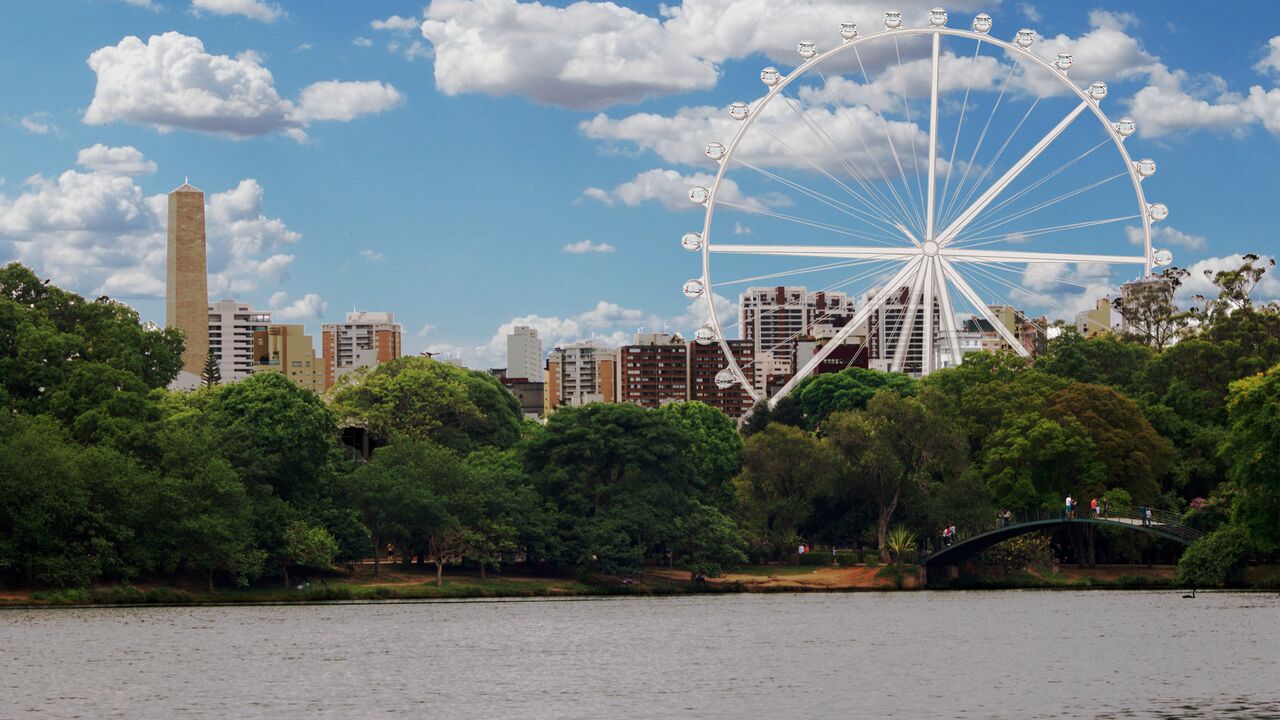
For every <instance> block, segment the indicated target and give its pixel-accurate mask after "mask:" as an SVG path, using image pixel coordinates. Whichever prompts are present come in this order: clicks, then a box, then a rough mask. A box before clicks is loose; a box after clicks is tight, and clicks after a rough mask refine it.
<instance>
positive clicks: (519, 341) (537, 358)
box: [507, 325, 542, 382]
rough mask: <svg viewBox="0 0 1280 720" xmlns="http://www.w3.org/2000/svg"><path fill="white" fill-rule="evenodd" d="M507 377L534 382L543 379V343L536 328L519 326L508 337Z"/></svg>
mask: <svg viewBox="0 0 1280 720" xmlns="http://www.w3.org/2000/svg"><path fill="white" fill-rule="evenodd" d="M507 377H508V378H510V379H513V380H515V379H521V378H522V379H524V380H530V381H533V382H538V381H540V380H541V379H542V341H541V340H539V339H538V331H537V330H535V329H534V328H531V327H528V326H525V325H517V326H515V327H514V328H512V329H511V333H510V334H509V335H507Z"/></svg>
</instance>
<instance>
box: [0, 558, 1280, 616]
mask: <svg viewBox="0 0 1280 720" xmlns="http://www.w3.org/2000/svg"><path fill="white" fill-rule="evenodd" d="M1174 570H1175V568H1174V566H1171V565H1157V566H1154V567H1150V568H1148V567H1146V566H1133V565H1113V566H1100V567H1095V568H1077V567H1067V566H1064V567H1059V568H1057V569H1055V570H1054V571H1053V572H1026V573H1016V574H1009V575H983V576H969V575H964V576H961V577H958V578H955V579H951V580H946V581H943V580H941V579H939V578H932V579H931V582H930V585H929V588H930V589H1012V588H1026V589H1033V588H1035V589H1067V590H1078V589H1091V588H1112V589H1139V588H1162V587H1163V588H1175V587H1177V585H1176V582H1175V580H1174ZM1275 570H1276V569H1275V568H1271V569H1270V571H1269V572H1259V573H1254V576H1255V577H1254V578H1253V579H1254V580H1255V581H1256V582H1251V583H1250V585H1253V586H1255V587H1271V586H1272V585H1274V584H1276V582H1277V577H1278V576H1280V574H1278V573H1277V572H1275ZM924 587H925V585H924V573H923V571H922V569H921V568H919V567H917V566H905V567H902V568H893V567H891V566H879V567H875V566H872V567H868V566H865V565H852V566H846V567H806V566H796V565H756V566H748V567H744V568H740V569H738V570H736V571H734V572H731V573H728V574H726V575H724V576H723V577H719V578H714V579H708V580H705V581H703V582H691V581H690V578H689V573H688V571H686V570H681V569H679V568H672V569H667V568H648V569H646V570H645V572H644V574H643V575H641V576H640V577H639V578H635V579H634V580H631V579H623V578H617V577H610V576H598V577H595V578H592V579H591V580H590V581H587V582H584V581H581V580H577V579H572V578H561V577H539V576H532V575H511V574H505V575H492V574H491V575H490V576H489V577H487V578H481V577H480V576H479V574H478V573H450V574H446V575H445V578H444V583H443V585H440V586H437V585H436V584H435V576H434V573H433V572H432V571H431V570H429V569H427V568H418V567H411V568H404V567H401V566H392V567H388V566H384V567H383V568H382V571H381V572H380V574H379V576H378V577H376V578H375V577H373V574H372V566H369V565H364V566H357V567H356V568H355V570H354V571H352V572H333V573H328V574H325V575H322V576H312V577H311V578H309V579H308V580H306V581H305V582H304V583H303V584H302V585H301V587H298V586H293V587H288V588H285V587H270V586H267V587H254V588H243V589H216V590H214V591H212V592H210V591H209V590H208V589H207V588H204V587H202V586H200V585H198V584H190V583H187V584H176V585H175V584H168V583H148V582H139V583H136V584H132V585H119V584H117V585H106V586H99V587H93V588H75V589H60V590H34V589H32V590H0V607H31V606H78V605H147V604H163V605H205V604H238V603H246V604H253V603H308V602H331V601H344V600H349V601H373V600H447V599H464V598H550V597H564V598H569V597H597V596H613V595H636V596H645V595H685V594H707V593H725V592H728V593H738V592H748V593H768V592H879V591H894V590H920V589H924Z"/></svg>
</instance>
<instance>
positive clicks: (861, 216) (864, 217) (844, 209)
mask: <svg viewBox="0 0 1280 720" xmlns="http://www.w3.org/2000/svg"><path fill="white" fill-rule="evenodd" d="M738 163H739V164H741V165H742V166H744V167H746V168H749V169H751V170H754V171H756V172H757V173H760V174H761V175H764V176H765V177H767V178H769V179H771V180H773V181H774V182H777V183H779V184H782V185H786V186H787V187H789V188H791V189H792V190H795V191H797V192H801V193H804V194H805V195H808V196H809V197H811V198H813V199H814V200H817V201H818V202H820V203H822V204H823V205H826V206H828V207H830V208H833V209H835V210H837V211H838V212H841V213H844V214H845V215H848V216H849V217H852V218H855V219H857V220H861V221H864V222H876V223H881V224H883V225H885V226H886V227H887V228H888V229H890V230H897V229H898V228H897V227H895V226H894V225H893V224H890V223H889V222H888V221H886V220H885V219H883V218H881V217H880V216H878V215H871V214H869V213H867V212H866V211H864V210H860V209H858V208H856V207H853V206H852V205H849V204H848V203H844V202H841V201H839V200H836V199H835V198H833V197H831V196H829V195H827V194H825V193H823V192H821V191H818V190H814V189H813V188H810V187H808V186H806V185H804V184H802V183H799V182H796V181H794V180H789V179H787V178H784V177H782V176H781V175H777V174H775V173H772V172H770V171H768V170H765V169H764V168H761V167H757V166H755V165H752V164H751V163H749V162H747V161H745V160H739V161H738ZM833 179H834V178H833ZM846 189H847V190H848V189H849V188H846ZM851 192H852V191H851ZM863 202H865V200H864V201H863ZM881 242H883V243H885V244H886V245H891V244H893V243H890V242H889V241H888V240H882V241H881Z"/></svg>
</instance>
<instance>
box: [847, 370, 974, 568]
mask: <svg viewBox="0 0 1280 720" xmlns="http://www.w3.org/2000/svg"><path fill="white" fill-rule="evenodd" d="M823 434H824V436H825V437H826V439H827V440H828V441H829V442H830V443H831V444H832V445H833V446H834V447H835V448H836V449H837V450H838V451H839V453H840V455H841V456H843V457H844V459H845V462H846V463H848V465H849V467H850V475H851V480H852V481H853V483H854V484H855V485H856V487H857V488H859V490H860V492H861V493H862V494H863V495H864V496H865V497H868V498H869V499H870V500H871V501H872V502H874V503H875V505H876V508H877V510H878V516H877V519H876V543H877V548H879V550H880V556H881V559H882V561H884V562H888V561H889V551H888V549H887V547H886V539H887V534H888V530H889V523H890V521H891V520H892V519H893V515H894V513H895V512H896V511H897V509H898V503H899V502H900V501H901V499H902V497H903V494H904V493H906V492H909V491H910V490H911V489H913V488H918V487H921V486H923V485H924V484H925V483H926V482H928V481H929V480H930V479H931V478H932V477H933V476H934V475H935V474H937V475H941V476H947V475H953V474H955V473H958V472H959V471H960V470H961V469H963V467H964V464H965V462H966V453H965V447H964V441H963V439H962V438H961V436H960V435H959V433H958V432H956V430H955V429H954V428H953V427H952V425H951V424H950V423H949V422H948V421H947V420H946V419H945V418H944V417H943V416H942V415H941V414H940V413H939V412H937V411H936V410H934V409H932V408H930V407H928V406H926V405H925V403H923V402H921V401H920V400H917V399H915V398H910V397H903V396H901V395H899V394H897V393H896V392H894V391H893V390H888V389H885V390H881V391H879V392H877V393H876V394H875V395H874V396H872V398H871V400H870V401H869V402H868V403H867V407H866V409H865V410H860V411H854V412H840V413H835V414H833V415H832V416H831V417H829V418H827V422H826V423H825V424H824V425H823Z"/></svg>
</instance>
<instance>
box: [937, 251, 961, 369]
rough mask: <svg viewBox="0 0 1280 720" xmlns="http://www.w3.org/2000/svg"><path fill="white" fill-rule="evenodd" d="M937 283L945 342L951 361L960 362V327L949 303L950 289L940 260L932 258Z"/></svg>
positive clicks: (953, 309) (957, 363)
mask: <svg viewBox="0 0 1280 720" xmlns="http://www.w3.org/2000/svg"><path fill="white" fill-rule="evenodd" d="M934 265H935V270H936V274H935V277H936V279H937V283H938V304H939V305H941V306H942V307H940V308H939V310H940V311H941V312H942V323H943V325H944V326H945V327H946V330H947V343H948V344H949V345H950V346H951V362H953V363H955V364H956V365H959V364H960V327H959V325H958V324H957V323H956V312H955V308H954V307H952V305H951V291H950V290H948V289H947V278H946V277H945V276H944V275H943V273H942V262H941V261H939V260H937V259H935V260H934Z"/></svg>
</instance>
